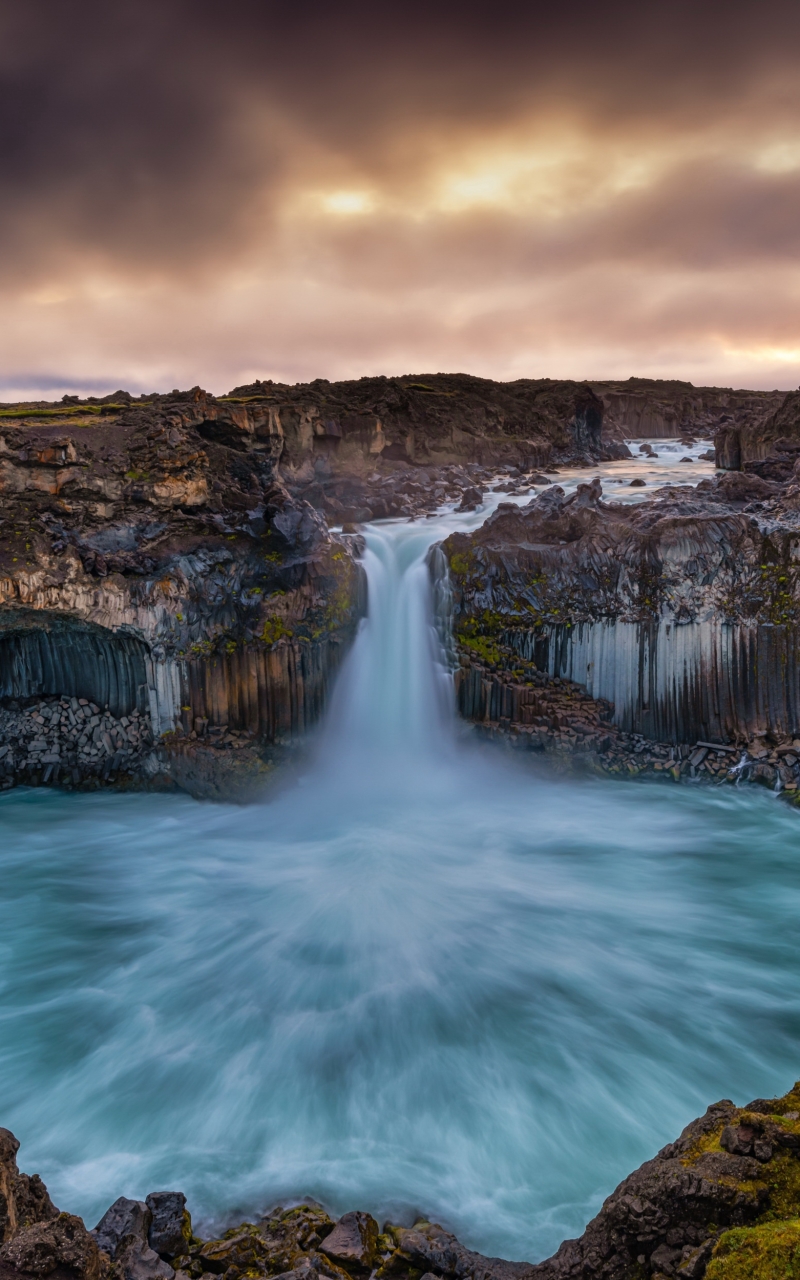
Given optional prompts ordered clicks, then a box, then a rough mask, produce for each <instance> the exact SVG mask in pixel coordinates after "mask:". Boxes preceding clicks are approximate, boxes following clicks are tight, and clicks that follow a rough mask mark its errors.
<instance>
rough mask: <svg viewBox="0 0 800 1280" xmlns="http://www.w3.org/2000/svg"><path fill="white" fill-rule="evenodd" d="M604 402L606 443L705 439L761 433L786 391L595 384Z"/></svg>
mask: <svg viewBox="0 0 800 1280" xmlns="http://www.w3.org/2000/svg"><path fill="white" fill-rule="evenodd" d="M592 389H593V390H594V392H595V394H596V395H597V397H598V398H599V399H600V400H602V402H603V408H604V425H603V432H604V436H605V437H606V439H608V440H611V439H616V440H623V439H630V438H633V439H636V438H641V437H648V436H649V437H661V438H673V439H677V438H680V437H681V436H703V437H707V438H709V439H711V438H713V437H714V436H716V434H717V432H718V431H721V430H725V431H728V430H732V431H738V430H740V429H742V430H744V431H746V432H747V431H750V430H753V429H757V428H758V426H759V425H760V424H761V423H762V422H764V421H765V420H766V419H767V418H768V417H769V416H770V414H773V413H775V411H776V410H778V409H779V408H780V406H781V405H782V403H783V401H784V399H785V396H786V392H785V391H745V390H734V389H733V388H731V387H695V386H693V385H692V383H691V382H678V381H661V380H657V379H652V378H628V379H627V381H625V382H593V383H592Z"/></svg>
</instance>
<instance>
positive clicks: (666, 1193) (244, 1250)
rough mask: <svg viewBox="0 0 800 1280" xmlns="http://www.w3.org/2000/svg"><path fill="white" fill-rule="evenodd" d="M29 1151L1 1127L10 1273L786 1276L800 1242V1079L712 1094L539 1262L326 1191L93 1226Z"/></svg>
mask: <svg viewBox="0 0 800 1280" xmlns="http://www.w3.org/2000/svg"><path fill="white" fill-rule="evenodd" d="M18 1149H19V1143H18V1141H17V1139H16V1138H15V1137H14V1135H13V1134H11V1133H9V1131H8V1130H5V1129H1V1130H0V1276H2V1280H34V1278H35V1280H47V1277H50V1278H51V1280H203V1278H204V1277H207V1278H208V1280H212V1277H215V1276H224V1277H225V1280H244V1278H245V1277H246V1278H247V1280H261V1278H263V1280H267V1278H272V1277H278V1278H279V1280H289V1278H290V1277H291V1280H424V1277H425V1276H428V1277H430V1280H650V1278H652V1280H703V1277H704V1276H707V1277H708V1280H741V1278H742V1277H745V1276H749V1275H750V1274H751V1272H749V1271H747V1270H746V1267H747V1264H748V1259H753V1258H758V1259H759V1266H760V1267H761V1268H762V1269H760V1270H758V1272H757V1273H755V1272H753V1273H752V1274H754V1275H755V1274H757V1275H758V1277H759V1280H773V1278H774V1280H784V1277H785V1276H786V1275H791V1274H792V1272H791V1270H787V1267H788V1266H789V1263H791V1262H792V1260H793V1259H794V1258H795V1251H796V1249H797V1245H798V1241H799V1240H800V1082H798V1083H797V1084H796V1085H795V1086H794V1087H793V1088H792V1089H791V1090H790V1091H789V1093H787V1094H786V1095H785V1096H784V1097H782V1098H774V1099H763V1098H756V1099H755V1100H754V1101H752V1102H750V1103H749V1104H748V1105H747V1106H745V1107H737V1106H735V1105H734V1103H733V1102H730V1101H729V1100H727V1099H725V1100H723V1101H721V1102H717V1103H715V1104H714V1105H712V1106H710V1107H709V1108H708V1110H707V1111H706V1113H705V1115H703V1116H701V1117H700V1118H699V1119H697V1120H693V1121H692V1122H691V1123H690V1124H689V1125H687V1126H686V1128H685V1129H684V1130H683V1132H682V1133H681V1135H680V1136H679V1137H678V1138H677V1139H676V1141H674V1142H671V1143H668V1144H667V1145H666V1146H665V1147H663V1148H662V1149H661V1150H660V1151H659V1152H658V1153H657V1154H656V1155H655V1156H654V1157H653V1158H652V1159H650V1160H647V1161H645V1163H644V1164H643V1165H641V1166H640V1168H639V1169H637V1170H636V1171H635V1172H634V1173H632V1174H631V1175H630V1176H629V1177H627V1178H626V1179H624V1181H623V1182H622V1183H620V1185H619V1186H618V1187H617V1188H616V1190H615V1191H613V1192H612V1194H611V1195H610V1196H609V1197H608V1198H607V1199H606V1201H605V1202H604V1204H603V1206H602V1208H601V1210H600V1212H599V1213H598V1214H597V1215H596V1217H595V1218H593V1219H592V1221H591V1222H590V1223H589V1224H588V1225H587V1227H586V1230H585V1231H584V1232H583V1234H582V1235H581V1236H580V1237H578V1238H577V1239H575V1240H566V1241H564V1243H563V1244H562V1245H561V1247H560V1248H559V1249H558V1250H557V1252H556V1253H555V1254H554V1255H553V1256H552V1257H551V1258H548V1259H546V1260H544V1261H543V1262H539V1263H529V1262H509V1261H506V1260H504V1259H501V1258H488V1257H485V1256H484V1255H482V1254H480V1253H476V1252H475V1251H474V1250H471V1249H468V1248H466V1247H465V1246H464V1245H462V1244H461V1243H460V1242H459V1241H458V1240H457V1239H456V1237H455V1236H454V1235H452V1233H450V1232H449V1231H447V1230H446V1229H445V1228H443V1227H441V1226H439V1225H438V1224H436V1223H431V1222H428V1221H426V1220H424V1219H418V1220H417V1221H416V1222H414V1223H412V1224H411V1225H408V1226H405V1225H402V1224H397V1223H392V1222H386V1223H384V1224H383V1226H382V1227H381V1226H380V1225H379V1223H378V1222H377V1221H376V1220H375V1219H374V1218H373V1217H372V1216H371V1215H370V1214H369V1213H366V1212H363V1211H358V1210H351V1211H350V1212H348V1213H345V1214H344V1215H343V1216H342V1217H341V1218H339V1220H338V1221H334V1219H333V1218H331V1217H330V1215H329V1214H328V1213H327V1212H326V1211H325V1209H324V1208H323V1207H322V1206H321V1205H318V1204H317V1203H316V1202H314V1201H305V1202H303V1203H301V1204H299V1205H295V1206H292V1207H289V1208H286V1209H284V1208H275V1209H272V1210H270V1211H269V1212H268V1213H266V1214H264V1215H263V1216H262V1217H260V1218H258V1219H257V1220H256V1221H254V1222H241V1223H238V1224H236V1225H234V1226H232V1227H230V1228H229V1229H227V1230H225V1231H223V1232H222V1233H221V1234H220V1235H219V1236H217V1237H215V1238H213V1239H210V1240H208V1239H201V1238H200V1237H199V1236H197V1235H196V1234H195V1231H194V1228H193V1227H192V1220H191V1216H190V1214H189V1211H188V1209H187V1207H186V1198H185V1196H184V1195H183V1194H182V1193H181V1192H177V1191H157V1192H151V1193H150V1194H149V1195H148V1196H147V1197H146V1199H145V1200H143V1201H140V1200H130V1199H127V1198H126V1197H124V1196H123V1197H119V1198H118V1199H117V1200H115V1201H114V1203H113V1204H112V1205H111V1206H110V1208H109V1209H108V1210H107V1212H106V1213H105V1214H104V1215H103V1217H102V1218H101V1220H100V1222H99V1223H98V1224H97V1226H96V1227H95V1228H94V1229H93V1230H91V1231H89V1230H87V1229H86V1227H85V1225H84V1223H83V1222H82V1221H81V1219H80V1218H77V1217H75V1216H74V1215H72V1214H69V1213H63V1212H60V1211H59V1210H58V1209H56V1208H55V1206H54V1205H53V1204H52V1202H51V1201H50V1198H49V1196H48V1195H47V1190H46V1188H45V1187H44V1184H43V1183H42V1182H41V1180H40V1179H38V1178H37V1177H36V1175H33V1176H32V1177H28V1176H27V1175H25V1174H21V1173H20V1172H19V1170H18V1168H17V1164H16V1154H17V1151H18ZM765 1260H766V1263H765ZM743 1266H744V1267H745V1269H744V1270H743V1269H742V1267H743Z"/></svg>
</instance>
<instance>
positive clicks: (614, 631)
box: [443, 474, 800, 782]
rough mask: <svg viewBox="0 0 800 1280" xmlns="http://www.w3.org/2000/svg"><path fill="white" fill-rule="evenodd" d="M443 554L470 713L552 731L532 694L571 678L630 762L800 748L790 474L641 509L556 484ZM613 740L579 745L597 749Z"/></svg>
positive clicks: (712, 486)
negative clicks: (632, 757)
mask: <svg viewBox="0 0 800 1280" xmlns="http://www.w3.org/2000/svg"><path fill="white" fill-rule="evenodd" d="M443 550H444V554H445V557H446V560H447V564H448V567H449V573H450V575H451V578H452V582H453V585H454V589H455V590H454V599H455V614H454V628H455V632H456V636H457V640H458V646H459V652H460V656H461V667H460V671H459V673H458V674H457V687H458V695H459V700H460V705H461V709H462V712H463V713H464V714H465V715H467V716H468V717H469V718H473V719H476V720H480V721H483V722H485V723H494V724H497V725H498V726H499V727H500V728H502V727H504V725H503V722H505V727H506V728H510V727H511V725H512V724H516V725H517V726H519V727H524V726H526V724H527V725H528V726H530V725H531V724H532V723H533V722H536V723H538V725H539V727H542V728H545V727H549V728H550V729H551V730H554V729H556V730H557V729H559V728H560V725H559V724H558V723H557V722H555V723H554V721H553V717H552V716H550V719H549V722H548V724H547V726H545V724H544V721H545V720H547V716H546V715H545V714H544V711H543V708H542V707H541V705H540V704H541V701H542V696H541V693H540V692H539V690H538V686H539V685H541V684H542V683H544V684H548V685H551V684H552V682H554V681H558V682H559V683H560V682H562V681H563V682H566V684H567V685H571V686H573V687H574V688H575V690H576V691H577V690H578V689H580V690H581V691H582V694H581V697H583V699H584V701H585V700H586V697H587V696H588V698H589V699H590V700H592V701H593V702H594V703H595V704H596V705H595V714H594V716H592V715H591V714H589V712H588V710H587V709H586V708H584V709H583V711H582V712H580V714H579V715H578V716H577V717H576V716H575V715H574V714H573V715H572V721H575V720H576V719H577V720H578V721H580V720H582V721H583V722H584V723H585V722H587V721H592V720H594V721H598V720H603V721H604V722H605V721H606V720H608V721H609V725H608V728H609V729H610V730H613V731H615V732H616V734H617V745H619V742H620V738H619V735H628V737H629V738H631V739H632V741H631V744H630V748H629V749H630V750H633V749H634V747H633V742H634V741H635V742H636V743H637V744H638V743H650V744H656V743H661V744H669V745H670V746H671V747H674V748H677V747H682V748H684V749H685V748H686V747H688V746H692V747H693V746H694V745H695V744H696V743H697V742H698V740H700V741H701V742H705V743H706V744H709V743H711V744H717V745H718V746H720V747H722V748H724V747H726V746H730V745H736V744H739V745H741V746H742V747H748V748H749V749H750V751H751V755H752V757H753V758H756V756H758V755H761V754H763V755H766V754H767V748H770V747H771V748H776V749H780V748H781V747H784V748H785V750H786V752H787V753H791V743H792V742H793V740H795V739H796V738H797V737H798V735H799V734H800V629H799V628H798V623H799V622H800V582H799V581H798V562H799V561H800V487H798V485H797V483H796V482H795V479H794V476H793V474H792V475H791V476H790V479H789V480H788V481H785V482H784V483H783V484H781V483H779V482H777V481H767V480H764V479H762V478H760V477H758V476H755V475H745V474H739V475H730V476H722V477H717V478H716V479H715V480H714V481H710V480H709V481H703V482H702V483H701V484H700V485H699V486H698V488H697V489H693V488H689V487H675V488H672V489H664V490H661V491H659V492H658V493H657V494H656V495H655V498H654V500H652V501H649V502H646V503H642V504H639V505H635V506H634V505H623V504H618V503H607V502H604V501H603V499H602V490H601V487H600V483H599V481H594V482H593V483H592V485H582V486H580V487H579V489H578V492H577V493H576V494H574V495H573V496H572V497H571V498H565V496H564V493H563V490H561V489H560V487H559V486H556V485H554V486H551V487H550V488H549V489H546V490H544V491H543V492H542V493H540V494H539V495H538V497H536V498H535V499H533V500H532V501H531V502H530V503H528V504H527V505H526V506H523V507H517V506H514V505H512V504H510V503H508V504H501V506H500V507H499V508H498V510H497V511H496V512H495V514H494V515H493V516H491V517H490V518H489V519H488V520H487V521H486V523H485V524H484V525H483V526H482V528H480V529H478V530H477V531H476V532H475V533H473V534H471V535H466V534H453V535H452V536H451V537H450V538H449V539H448V540H447V541H446V542H445V544H444V548H443ZM493 682H494V683H493ZM495 685H497V686H498V688H497V690H496V691H495ZM499 686H502V687H503V690H504V692H503V693H502V694H501V693H500V691H499ZM562 702H563V696H562ZM609 706H610V707H611V708H613V710H612V711H611V713H610V714H608V712H607V711H605V710H604V708H607V707H609ZM562 718H564V719H565V725H564V728H567V729H568V728H569V724H568V723H566V722H567V721H569V719H570V717H569V716H566V717H562ZM604 735H605V736H607V733H606V731H605V730H604V731H603V732H601V733H598V732H592V733H589V732H588V731H587V732H586V733H585V734H584V735H583V736H584V737H585V738H586V739H588V740H589V741H588V742H587V744H586V745H590V746H591V748H592V749H593V750H595V751H598V750H599V753H600V754H602V753H603V750H605V749H606V748H603V747H602V746H601V745H600V742H601V740H602V739H603V737H604ZM572 736H573V738H575V737H576V733H575V732H573V735H572ZM577 736H578V737H580V736H581V735H580V730H578V732H577ZM531 737H533V738H535V737H536V735H529V739H530V738H531ZM608 749H611V751H612V755H613V754H614V750H613V744H612V747H611V748H608ZM626 749H628V748H627V744H626ZM640 749H641V750H643V749H644V748H640ZM684 758H685V754H684ZM675 762H676V761H675V753H674V752H673V754H672V756H671V763H672V764H674V763H675ZM730 763H731V764H733V763H734V762H733V761H731V762H730ZM727 771H728V770H726V772H727ZM778 776H779V775H777V774H776V775H775V777H776V779H777V777H778ZM792 782H794V779H792Z"/></svg>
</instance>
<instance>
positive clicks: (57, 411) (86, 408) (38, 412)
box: [0, 404, 128, 418]
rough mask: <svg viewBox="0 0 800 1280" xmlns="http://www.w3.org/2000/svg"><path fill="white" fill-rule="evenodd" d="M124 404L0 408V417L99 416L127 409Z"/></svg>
mask: <svg viewBox="0 0 800 1280" xmlns="http://www.w3.org/2000/svg"><path fill="white" fill-rule="evenodd" d="M127 408H128V406H127V405H126V404H70V405H53V406H52V407H48V408H46V409H32V408H19V409H0V418H76V417H84V416H90V417H99V416H100V414H102V413H118V412H119V411H120V410H121V409H127Z"/></svg>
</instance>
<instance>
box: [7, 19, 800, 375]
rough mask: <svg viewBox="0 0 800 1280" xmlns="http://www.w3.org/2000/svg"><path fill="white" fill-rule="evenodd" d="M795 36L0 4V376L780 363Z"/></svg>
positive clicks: (785, 330) (789, 250)
mask: <svg viewBox="0 0 800 1280" xmlns="http://www.w3.org/2000/svg"><path fill="white" fill-rule="evenodd" d="M798 36H800V10H799V9H798V7H797V6H796V5H795V4H784V3H779V2H777V0H767V3H765V4H763V5H761V6H759V7H758V8H756V6H753V5H752V4H751V3H740V4H736V3H734V4H727V5H725V6H722V5H718V4H708V3H706V4H697V3H692V4H689V3H671V4H663V3H656V4H650V5H641V4H640V3H639V4H633V3H627V2H625V3H619V2H616V3H613V4H610V5H604V6H599V5H596V4H594V3H566V4H562V5H560V6H552V5H549V4H548V5H545V4H543V3H539V4H535V3H530V2H529V3H526V4H521V3H505V4H503V3H501V4H498V5H495V6H491V7H490V6H486V5H485V4H481V5H478V4H471V3H462V4H458V5H456V4H451V3H447V4H444V3H436V2H435V0H428V3H424V4H423V3H422V2H421V0H419V2H418V0H408V3H404V4H403V5H400V4H397V3H387V4H385V5H374V4H369V5H368V4H366V3H362V2H361V0H343V3H341V4H339V5H337V6H332V5H330V4H323V3H321V2H320V3H316V2H315V3H311V2H309V0H299V2H296V3H293V4H291V5H290V4H288V3H284V2H276V0H229V3H228V4H226V5H225V6H221V5H219V4H218V3H216V2H212V0H195V2H194V3H189V0H118V3H117V4H115V5H107V4H100V3H99V2H96V0H62V2H61V3H60V4H59V5H58V6H53V5H50V4H48V3H46V2H45V0H28V3H27V4H26V5H24V6H23V5H12V4H11V0H4V3H3V4H0V304H2V310H0V335H1V336H2V350H3V358H2V363H1V367H0V377H2V380H3V384H4V385H5V386H7V387H12V388H14V389H16V390H19V391H26V390H28V391H34V390H35V389H36V387H37V386H39V387H40V388H42V389H45V388H49V387H52V386H53V385H54V382H55V383H58V380H59V378H61V379H63V383H62V384H60V385H63V386H64V389H65V390H71V389H72V388H73V387H75V386H77V385H84V386H85V387H86V388H87V389H89V388H90V387H92V388H95V389H96V388H97V387H98V385H100V384H102V381H103V378H105V377H107V378H108V387H109V389H114V388H115V387H117V386H118V385H120V383H121V382H122V383H125V382H127V383H128V384H129V385H131V386H132V387H134V388H140V389H150V388H151V387H152V386H154V385H159V384H160V385H162V386H165V385H166V386H172V385H177V384H185V383H190V384H191V383H195V382H203V383H205V384H207V385H213V387H214V389H216V390H223V389H225V387H226V386H228V385H231V384H232V383H233V382H236V381H241V380H242V379H243V378H244V377H247V376H255V375H257V374H258V375H266V376H275V377H279V378H286V379H289V380H295V379H304V378H307V377H314V376H317V375H323V376H329V377H334V376H342V375H358V374H360V373H366V372H376V371H382V370H386V371H401V370H403V369H411V368H417V369H420V368H425V367H428V368H431V367H439V368H448V367H449V368H463V369H468V370H472V371H475V372H480V373H485V374H489V375H494V376H500V377H504V376H521V375H523V374H532V375H544V374H552V375H557V374H564V373H567V372H569V373H570V374H572V375H573V376H592V377H599V376H602V375H603V374H609V375H611V374H615V375H624V376H627V375H628V374H629V373H632V372H635V373H654V374H655V373H658V374H663V375H664V376H694V377H695V378H698V377H700V378H702V379H706V378H709V379H713V380H717V381H726V382H733V383H738V384H743V383H746V382H751V383H753V384H755V385H775V383H776V381H777V382H778V384H779V385H786V386H792V385H796V383H797V381H798V374H800V360H798V359H797V358H796V357H797V353H798V350H799V349H800V334H798V332H797V325H796V320H795V319H794V317H796V315H797V314H798V312H797V303H798V296H797V295H798V288H800V268H799V267H798V265H797V264H798V261H799V259H798V248H800V244H799V243H798V241H799V240H800V230H798V227H800V221H798V218H797V216H796V215H797V208H798V197H800V141H799V140H798V139H799V138H800V133H799V132H798V119H800V88H799V87H798V86H800V77H798V75H797V72H798V66H797V62H798V60H800V56H799V55H798V54H797V49H798V48H800V44H798ZM23 370H24V371H25V372H24V376H23V373H21V372H18V371H23ZM37 370H38V372H37ZM37 378H38V380H39V381H38V383H37ZM82 380H84V381H83V383H82ZM6 394H7V395H8V393H6Z"/></svg>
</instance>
